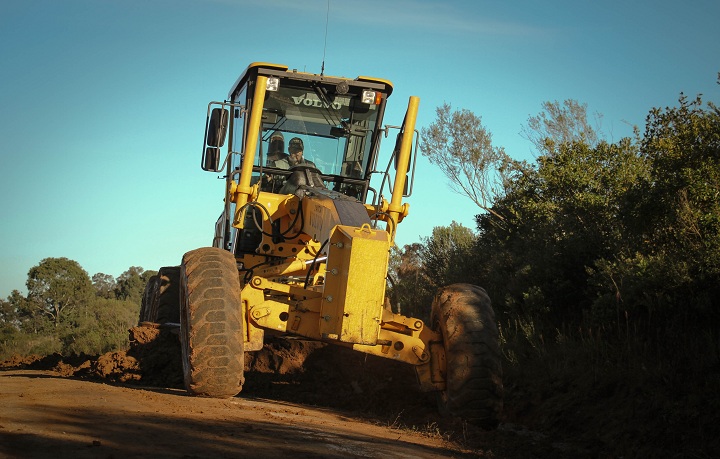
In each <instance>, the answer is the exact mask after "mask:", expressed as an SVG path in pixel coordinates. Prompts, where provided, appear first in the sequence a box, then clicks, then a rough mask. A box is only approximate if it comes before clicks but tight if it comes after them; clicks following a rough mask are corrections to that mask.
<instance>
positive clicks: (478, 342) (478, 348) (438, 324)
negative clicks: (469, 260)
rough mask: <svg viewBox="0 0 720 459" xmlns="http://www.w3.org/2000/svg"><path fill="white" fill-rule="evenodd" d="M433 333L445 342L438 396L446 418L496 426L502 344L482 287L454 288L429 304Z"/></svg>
mask: <svg viewBox="0 0 720 459" xmlns="http://www.w3.org/2000/svg"><path fill="white" fill-rule="evenodd" d="M432 323H433V329H434V330H436V331H440V332H441V333H442V335H443V341H444V344H445V356H446V363H447V366H446V368H447V370H446V374H445V378H446V384H447V386H446V389H445V390H444V391H441V392H439V393H438V408H439V410H440V412H441V413H442V414H444V415H451V416H458V417H460V418H462V419H464V420H466V421H468V422H470V423H472V424H475V425H478V426H481V427H484V428H488V429H492V428H495V427H497V425H498V422H499V416H500V413H501V412H502V405H503V385H502V366H501V354H500V344H499V339H498V330H497V324H496V323H495V313H494V312H493V309H492V305H491V303H490V298H489V297H488V295H487V293H486V292H485V290H484V289H482V288H481V287H478V286H476V285H471V284H453V285H449V286H447V287H444V288H442V289H440V290H439V292H438V294H437V295H436V297H435V300H434V302H433V305H432Z"/></svg>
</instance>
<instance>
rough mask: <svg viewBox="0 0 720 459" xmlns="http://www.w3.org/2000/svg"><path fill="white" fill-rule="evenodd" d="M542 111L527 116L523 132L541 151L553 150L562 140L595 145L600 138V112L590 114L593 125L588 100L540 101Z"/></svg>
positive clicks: (601, 136) (544, 152) (542, 152)
mask: <svg viewBox="0 0 720 459" xmlns="http://www.w3.org/2000/svg"><path fill="white" fill-rule="evenodd" d="M542 108H543V111H542V112H540V113H539V114H538V115H536V116H531V117H530V118H528V122H527V125H526V126H525V127H523V129H522V136H523V137H524V138H526V139H527V140H529V141H530V142H532V144H533V145H534V146H535V148H536V149H537V151H538V152H540V154H552V152H553V151H554V150H555V149H556V148H557V147H558V146H560V145H562V144H568V143H573V142H577V143H582V144H585V145H588V146H589V147H595V146H597V145H598V144H599V143H600V141H601V139H602V138H603V133H602V130H601V129H600V124H601V121H602V115H600V114H599V113H595V114H594V115H593V118H594V122H595V123H594V124H595V127H593V126H592V124H591V122H590V120H588V114H587V104H584V103H580V102H578V101H576V100H573V99H566V100H565V101H563V103H562V105H561V104H560V102H558V101H553V102H543V103H542Z"/></svg>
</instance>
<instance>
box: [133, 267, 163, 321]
mask: <svg viewBox="0 0 720 459" xmlns="http://www.w3.org/2000/svg"><path fill="white" fill-rule="evenodd" d="M159 291H160V276H152V277H150V279H149V280H148V283H147V284H145V290H144V291H143V296H142V302H141V303H140V320H138V324H142V323H143V322H155V316H156V315H157V300H158V295H159Z"/></svg>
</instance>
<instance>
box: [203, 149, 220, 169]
mask: <svg viewBox="0 0 720 459" xmlns="http://www.w3.org/2000/svg"><path fill="white" fill-rule="evenodd" d="M202 168H203V170H205V171H210V172H220V149H219V148H218V147H207V148H206V149H205V152H204V153H203V160H202Z"/></svg>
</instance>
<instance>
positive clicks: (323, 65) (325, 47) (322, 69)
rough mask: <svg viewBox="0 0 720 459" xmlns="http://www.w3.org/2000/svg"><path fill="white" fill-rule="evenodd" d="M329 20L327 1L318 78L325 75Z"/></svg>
mask: <svg viewBox="0 0 720 459" xmlns="http://www.w3.org/2000/svg"><path fill="white" fill-rule="evenodd" d="M329 20H330V0H328V6H327V14H326V16H325V46H323V60H322V66H321V67H320V76H323V75H324V74H325V51H326V50H327V31H328V22H329Z"/></svg>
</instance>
